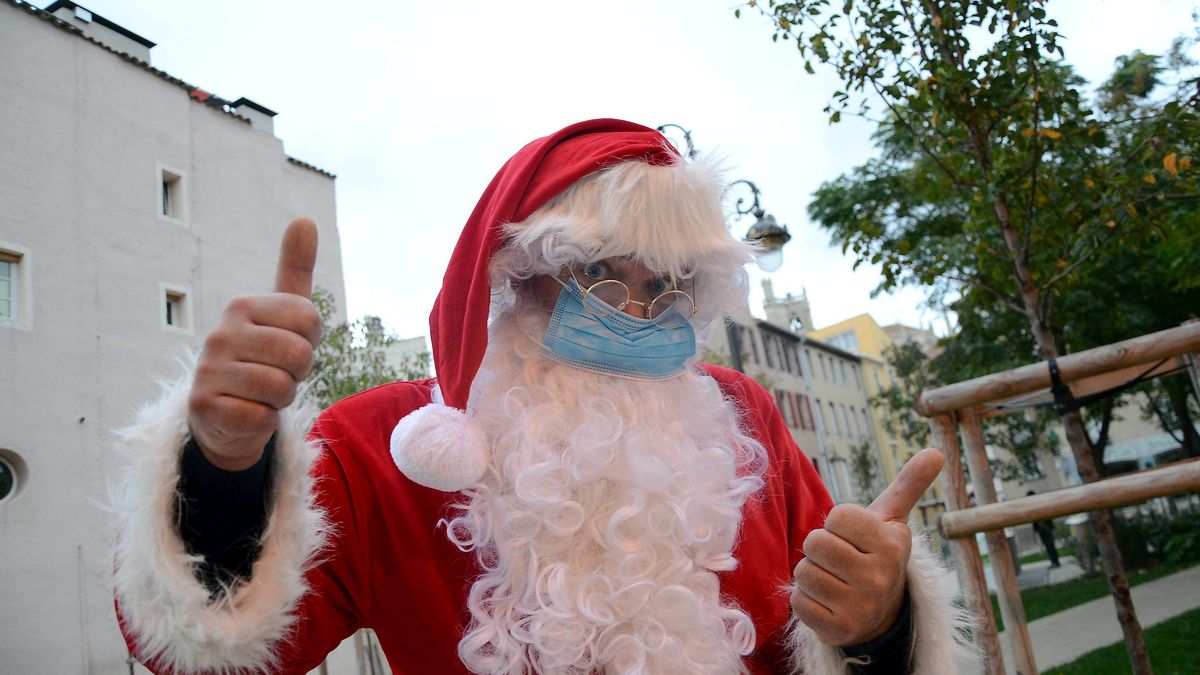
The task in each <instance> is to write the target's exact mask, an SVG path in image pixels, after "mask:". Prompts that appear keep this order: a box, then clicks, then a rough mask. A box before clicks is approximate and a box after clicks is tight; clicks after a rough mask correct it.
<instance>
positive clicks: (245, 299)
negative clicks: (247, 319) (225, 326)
mask: <svg viewBox="0 0 1200 675" xmlns="http://www.w3.org/2000/svg"><path fill="white" fill-rule="evenodd" d="M254 305H255V302H254V296H252V295H239V296H237V297H235V298H234V299H232V300H230V301H229V304H228V305H226V306H225V313H226V314H238V315H243V316H244V315H247V314H250V313H252V312H253V311H254Z"/></svg>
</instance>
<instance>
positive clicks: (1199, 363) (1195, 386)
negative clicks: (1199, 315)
mask: <svg viewBox="0 0 1200 675" xmlns="http://www.w3.org/2000/svg"><path fill="white" fill-rule="evenodd" d="M1183 325H1185V326H1193V325H1200V319H1188V320H1187V321H1184V322H1183ZM1183 360H1184V362H1186V363H1187V367H1188V374H1189V375H1191V376H1192V393H1193V394H1195V395H1196V400H1197V401H1200V349H1197V350H1196V351H1193V352H1188V353H1187V354H1184V355H1183Z"/></svg>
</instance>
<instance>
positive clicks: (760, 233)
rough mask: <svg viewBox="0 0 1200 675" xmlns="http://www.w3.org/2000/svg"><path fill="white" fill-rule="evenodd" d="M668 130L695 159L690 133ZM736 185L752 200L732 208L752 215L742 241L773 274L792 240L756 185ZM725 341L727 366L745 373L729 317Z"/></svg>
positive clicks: (739, 182) (740, 201)
mask: <svg viewBox="0 0 1200 675" xmlns="http://www.w3.org/2000/svg"><path fill="white" fill-rule="evenodd" d="M668 128H674V129H678V130H679V131H680V132H682V133H683V143H684V148H685V149H686V153H685V154H686V156H687V158H688V159H689V160H691V159H695V158H696V146H695V145H694V144H693V143H692V132H691V131H690V130H689V129H685V128H684V127H682V126H680V125H678V124H671V123H668V124H661V125H659V126H658V127H657V128H656V131H658V132H659V133H661V134H663V135H666V132H667V129H668ZM668 140H670V139H668ZM677 147H678V146H677ZM736 185H745V186H746V187H748V188H750V195H751V196H752V197H753V201H752V202H751V203H750V204H749V205H746V206H743V205H745V204H746V198H745V197H738V200H737V202H736V203H735V204H734V207H733V210H734V213H735V214H736V216H735V217H737V218H740V217H742V216H745V215H751V214H753V215H754V224H753V225H751V226H750V229H749V230H746V236H745V237H743V240H744V241H748V242H750V243H753V244H757V245H758V246H759V251H760V252H759V253H758V254H757V255H755V262H756V263H758V267H759V269H761V270H762V271H764V272H767V273H771V272H774V271H776V270H778V269H779V267H780V265H782V264H783V245H784V244H786V243H788V241H790V240H791V238H792V235H791V234H789V233H788V230H787V226H786V225H780V224H779V223H778V222H777V221H776V220H775V216H772V215H771V214H769V213H767V212H766V211H764V210H763V208H762V205H761V204H760V203H759V197H760V196H761V195H762V191H760V190H759V189H758V186H757V185H755V184H754V183H753V182H751V181H748V180H735V181H734V182H732V183H730V184H729V188H730V189H732V188H733V187H734V186H736ZM725 338H726V340H728V342H729V361H730V365H732V366H733V369H734V370H736V371H738V372H739V373H744V372H746V371H745V369H744V368H743V366H742V348H741V340H740V339H739V336H738V331H737V325H736V324H735V323H734V321H733V319H731V318H727V319H726V320H725Z"/></svg>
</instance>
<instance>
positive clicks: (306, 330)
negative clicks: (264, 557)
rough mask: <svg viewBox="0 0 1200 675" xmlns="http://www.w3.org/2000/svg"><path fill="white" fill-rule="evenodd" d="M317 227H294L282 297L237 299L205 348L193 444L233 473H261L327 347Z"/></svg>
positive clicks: (196, 385) (192, 418)
mask: <svg viewBox="0 0 1200 675" xmlns="http://www.w3.org/2000/svg"><path fill="white" fill-rule="evenodd" d="M316 259H317V226H316V225H315V224H313V222H312V221H311V220H309V219H307V218H297V219H296V220H293V221H292V222H291V223H290V224H289V225H288V227H287V230H286V231H285V232H284V234H283V243H282V244H281V246H280V251H279V267H278V268H277V270H276V273H275V292H274V293H268V294H264V295H244V296H240V297H237V298H234V299H233V300H232V301H230V303H229V306H228V307H226V308H225V312H224V313H223V314H222V315H221V321H220V323H218V324H217V327H216V328H214V329H213V331H212V332H211V333H209V335H208V338H207V339H205V341H204V351H203V352H201V354H200V361H199V363H197V365H196V378H195V381H194V382H193V384H192V391H191V394H190V396H189V397H188V421H189V423H190V424H191V430H192V438H193V439H194V440H195V441H196V444H197V445H198V446H199V447H200V451H201V452H202V453H203V454H204V456H205V458H207V459H208V461H209V462H211V463H212V464H213V465H215V466H217V467H219V468H221V469H225V470H226V471H240V470H243V469H246V468H249V467H251V466H253V465H254V464H255V463H256V462H257V461H258V460H259V458H260V457H262V453H263V449H264V448H265V447H266V445H267V442H268V441H269V440H270V439H271V435H272V434H274V433H275V429H276V427H278V426H279V411H280V410H282V409H283V408H286V407H287V406H288V405H290V404H291V403H292V401H293V400H295V398H296V389H297V387H298V386H299V383H300V382H301V381H303V380H304V378H305V377H307V376H308V372H309V370H311V369H312V363H313V352H314V350H315V349H316V347H317V345H318V344H319V343H320V341H321V317H320V314H318V313H317V308H316V307H315V306H314V305H313V303H312V274H313V267H314V265H315V264H316Z"/></svg>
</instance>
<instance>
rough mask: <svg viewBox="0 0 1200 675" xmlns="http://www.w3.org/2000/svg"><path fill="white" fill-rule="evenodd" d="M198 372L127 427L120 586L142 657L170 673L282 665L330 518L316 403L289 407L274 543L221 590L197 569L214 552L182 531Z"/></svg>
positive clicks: (269, 531) (273, 499) (278, 470)
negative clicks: (190, 544) (316, 488)
mask: <svg viewBox="0 0 1200 675" xmlns="http://www.w3.org/2000/svg"><path fill="white" fill-rule="evenodd" d="M191 383H192V373H191V372H190V371H189V372H186V373H185V374H184V375H183V377H181V378H180V379H179V381H177V382H175V383H174V384H172V385H169V386H168V387H167V389H166V391H165V392H164V394H163V397H162V398H161V399H160V400H159V401H158V402H157V403H154V404H152V405H149V406H146V407H145V408H143V409H142V410H141V411H140V412H139V413H138V416H137V421H136V422H135V423H134V425H133V426H131V427H129V428H127V429H124V430H122V431H121V432H120V434H119V435H120V443H119V450H120V451H121V453H122V455H123V462H124V466H123V467H122V472H121V477H120V481H119V483H117V484H115V485H114V486H113V488H112V490H111V494H110V497H109V499H110V503H111V510H112V512H113V515H114V519H115V521H116V523H117V526H118V533H117V544H116V551H115V556H116V566H115V567H116V570H115V579H114V585H115V591H116V595H117V600H118V602H119V604H120V608H121V614H122V618H123V619H124V624H125V626H124V628H125V630H126V631H127V632H128V633H129V635H130V636H131V637H132V638H133V642H134V644H135V645H136V648H137V653H138V657H139V658H140V659H142V660H143V661H144V662H146V663H153V664H154V665H155V666H156V667H158V668H162V669H164V670H165V671H169V672H195V671H216V672H231V671H238V672H242V671H252V672H264V673H265V672H273V671H275V670H276V666H277V664H278V662H277V658H278V653H279V647H280V645H281V640H283V639H284V638H286V637H287V636H288V635H289V633H290V631H291V630H292V629H293V628H294V624H295V621H296V609H297V606H298V604H299V602H300V599H301V597H303V595H304V594H305V593H306V592H307V591H308V584H307V582H306V580H305V573H306V572H307V570H308V569H310V568H311V567H312V566H313V565H315V564H316V563H317V562H318V560H319V555H320V552H321V550H322V547H323V546H324V542H325V538H326V524H325V523H326V521H325V518H324V513H323V512H322V510H321V509H320V508H319V507H318V506H316V504H315V503H314V497H313V478H312V477H311V476H310V474H309V469H310V467H311V465H312V463H313V461H314V460H315V459H316V457H317V455H318V453H319V451H318V449H317V447H316V446H315V445H314V444H312V443H309V442H307V441H306V440H305V435H306V432H307V430H308V427H309V424H310V423H311V420H312V417H313V415H314V413H315V412H316V411H315V409H314V408H312V407H311V406H307V407H306V406H297V407H296V408H289V409H287V410H284V411H282V412H281V414H280V423H279V432H278V434H277V435H276V440H275V455H274V458H273V465H272V467H271V471H272V475H273V485H274V487H273V488H272V490H271V496H270V507H269V513H270V515H269V517H268V519H267V526H266V529H265V530H264V532H263V537H262V549H261V550H260V551H259V554H258V558H257V559H256V560H255V562H254V566H253V567H252V568H251V575H250V579H249V580H247V581H245V582H238V583H235V584H234V585H233V586H232V587H231V588H226V589H224V591H223V592H222V593H221V594H220V595H219V596H218V597H217V598H215V599H214V598H212V597H210V594H209V589H208V588H207V587H206V586H205V585H204V584H203V583H202V582H201V581H200V580H199V579H198V578H197V576H196V571H197V568H198V566H199V565H200V564H201V563H202V562H203V558H201V557H200V556H196V555H191V554H189V553H188V552H187V549H186V547H185V546H184V543H183V541H182V540H181V539H180V537H179V533H178V530H177V529H176V525H177V523H176V516H175V513H176V500H177V499H178V494H177V491H176V488H177V485H178V483H179V460H180V456H181V454H182V450H183V446H184V444H185V443H186V441H187V434H188V429H187V397H188V391H189V390H190V389H191Z"/></svg>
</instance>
